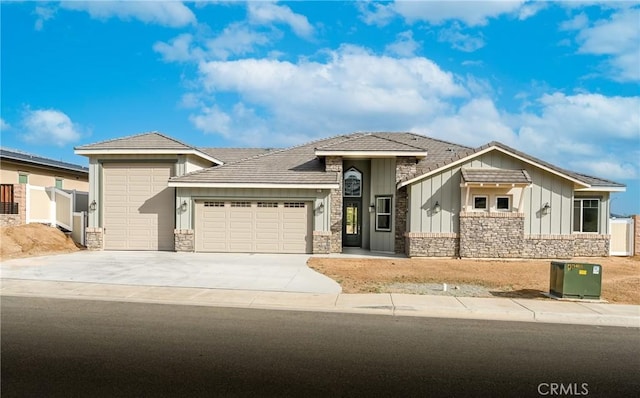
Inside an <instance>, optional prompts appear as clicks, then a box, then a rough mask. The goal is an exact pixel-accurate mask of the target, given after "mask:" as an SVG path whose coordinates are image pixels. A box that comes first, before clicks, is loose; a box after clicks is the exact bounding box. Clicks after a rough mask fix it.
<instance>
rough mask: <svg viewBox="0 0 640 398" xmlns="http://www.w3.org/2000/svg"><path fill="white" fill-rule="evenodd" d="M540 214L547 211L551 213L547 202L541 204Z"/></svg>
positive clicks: (545, 213)
mask: <svg viewBox="0 0 640 398" xmlns="http://www.w3.org/2000/svg"><path fill="white" fill-rule="evenodd" d="M541 211H542V214H544V215H545V216H546V215H547V214H549V213H551V206H549V202H547V203H545V204H544V206H542V209H541Z"/></svg>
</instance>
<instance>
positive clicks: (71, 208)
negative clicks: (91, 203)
mask: <svg viewBox="0 0 640 398" xmlns="http://www.w3.org/2000/svg"><path fill="white" fill-rule="evenodd" d="M82 195H85V196H86V193H84V192H76V191H67V192H65V191H63V190H61V189H58V188H55V187H47V188H45V187H40V186H36V185H29V184H27V185H26V206H25V207H26V214H25V215H26V217H25V218H26V223H27V224H29V223H41V224H49V225H51V226H54V227H60V228H62V229H64V230H66V231H67V232H71V236H72V237H73V240H74V241H76V242H78V243H80V244H83V245H84V235H85V234H84V231H85V227H86V225H87V212H86V211H80V212H78V211H77V210H78V207H79V208H81V209H82V208H83V207H86V204H84V202H86V198H84V197H82ZM83 199H85V200H84V201H83Z"/></svg>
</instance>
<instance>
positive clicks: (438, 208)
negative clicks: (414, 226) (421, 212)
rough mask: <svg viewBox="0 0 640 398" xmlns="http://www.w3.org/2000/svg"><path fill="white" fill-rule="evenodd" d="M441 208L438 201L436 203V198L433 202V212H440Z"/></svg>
mask: <svg viewBox="0 0 640 398" xmlns="http://www.w3.org/2000/svg"><path fill="white" fill-rule="evenodd" d="M441 209H442V208H441V207H440V203H438V201H437V200H436V204H435V206H433V212H434V213H440V210H441Z"/></svg>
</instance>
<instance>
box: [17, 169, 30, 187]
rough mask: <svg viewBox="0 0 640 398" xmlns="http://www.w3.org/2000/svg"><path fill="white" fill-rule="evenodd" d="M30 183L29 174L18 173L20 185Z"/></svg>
mask: <svg viewBox="0 0 640 398" xmlns="http://www.w3.org/2000/svg"><path fill="white" fill-rule="evenodd" d="M28 183H29V174H27V173H21V172H20V173H18V184H28Z"/></svg>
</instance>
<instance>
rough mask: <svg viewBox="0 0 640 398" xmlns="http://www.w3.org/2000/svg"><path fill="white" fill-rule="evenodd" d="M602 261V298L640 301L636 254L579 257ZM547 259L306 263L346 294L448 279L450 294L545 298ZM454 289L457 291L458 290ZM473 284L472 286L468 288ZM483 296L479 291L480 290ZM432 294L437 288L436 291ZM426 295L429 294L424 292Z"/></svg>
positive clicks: (402, 289)
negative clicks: (630, 255)
mask: <svg viewBox="0 0 640 398" xmlns="http://www.w3.org/2000/svg"><path fill="white" fill-rule="evenodd" d="M572 261H576V262H577V261H581V262H588V263H595V264H600V265H602V295H601V297H602V299H604V300H607V301H609V302H611V303H625V304H640V257H638V256H636V257H599V258H581V259H573V260H572ZM549 263H550V260H517V261H516V260H513V261H499V260H495V261H486V260H460V259H431V258H430V259H419V258H412V259H407V258H385V259H378V258H376V259H373V258H372V259H355V258H343V259H336V258H322V257H312V258H311V259H310V260H309V263H308V264H309V267H311V268H313V269H315V270H316V271H318V272H320V273H322V274H324V275H327V276H328V277H330V278H332V279H333V280H335V281H336V282H338V283H339V284H340V286H342V291H343V292H345V293H372V292H375V293H418V294H420V293H422V294H425V290H424V289H423V290H416V287H419V286H421V285H424V286H433V285H435V286H438V287H439V290H440V291H441V292H439V293H440V294H442V293H443V292H442V284H443V283H446V284H447V286H448V289H449V295H458V296H462V295H467V294H465V292H467V291H469V292H473V294H471V293H470V294H468V295H474V296H483V295H484V296H488V297H519V298H539V299H546V298H545V297H544V296H543V295H542V293H543V292H548V291H549V268H550V264H549ZM456 287H458V288H459V289H460V290H457V289H456ZM468 288H471V289H470V290H466V289H468ZM483 291H484V292H486V293H485V294H481V293H482V292H483ZM434 293H435V289H434ZM426 294H429V293H426Z"/></svg>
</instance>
